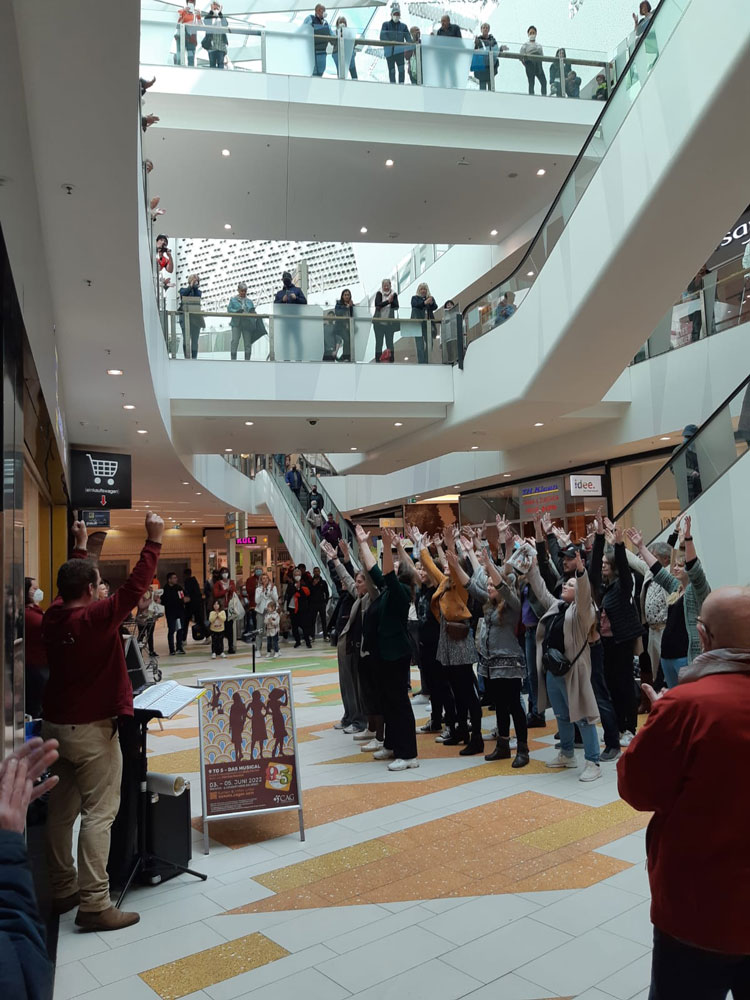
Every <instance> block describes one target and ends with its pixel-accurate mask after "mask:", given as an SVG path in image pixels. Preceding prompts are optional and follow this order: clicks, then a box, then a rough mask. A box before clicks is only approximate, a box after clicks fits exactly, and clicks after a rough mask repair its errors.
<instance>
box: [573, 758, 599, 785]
mask: <svg viewBox="0 0 750 1000" xmlns="http://www.w3.org/2000/svg"><path fill="white" fill-rule="evenodd" d="M601 776H602V769H601V767H599V765H598V764H595V763H594V762H593V760H587V761H586V766H585V767H584V769H583V772H582V773H581V776H580V778H579V779H578V780H579V781H596V779H597V778H601Z"/></svg>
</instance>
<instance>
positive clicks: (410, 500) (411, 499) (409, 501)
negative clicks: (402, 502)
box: [406, 497, 417, 503]
mask: <svg viewBox="0 0 750 1000" xmlns="http://www.w3.org/2000/svg"><path fill="white" fill-rule="evenodd" d="M406 502H407V503H416V502H417V498H416V497H409V499H408V500H407V501H406Z"/></svg>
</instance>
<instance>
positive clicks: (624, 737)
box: [620, 730, 635, 747]
mask: <svg viewBox="0 0 750 1000" xmlns="http://www.w3.org/2000/svg"><path fill="white" fill-rule="evenodd" d="M634 739H635V733H631V732H630V730H628V731H627V732H624V733H620V746H621V747H626V746H627V745H628V744H629V743H632V742H633V740H634Z"/></svg>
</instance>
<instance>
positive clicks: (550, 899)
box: [516, 889, 581, 906]
mask: <svg viewBox="0 0 750 1000" xmlns="http://www.w3.org/2000/svg"><path fill="white" fill-rule="evenodd" d="M580 891H581V890H580V889H544V890H542V892H519V893H517V894H516V895H518V896H522V897H523V898H524V899H528V901H529V902H530V903H536V905H537V906H551V905H552V904H553V903H557V902H558V901H559V900H561V899H567V898H568V896H574V895H575V894H576V893H577V892H580Z"/></svg>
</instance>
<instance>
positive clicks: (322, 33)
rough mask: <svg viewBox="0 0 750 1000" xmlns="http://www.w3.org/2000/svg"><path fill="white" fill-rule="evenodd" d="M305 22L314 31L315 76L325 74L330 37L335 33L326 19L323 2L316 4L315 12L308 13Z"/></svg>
mask: <svg viewBox="0 0 750 1000" xmlns="http://www.w3.org/2000/svg"><path fill="white" fill-rule="evenodd" d="M302 23H303V24H309V25H310V26H311V28H312V32H313V47H314V55H315V67H314V69H313V76H323V74H324V73H325V71H326V52H327V51H328V39H329V38H330V37H331V35H333V32H332V31H331V26H330V24H329V23H328V21H326V9H325V5H324V4H322V3H319V4H316V5H315V12H314V13H313V14H308V15H307V17H306V18H305V20H304V21H303V22H302Z"/></svg>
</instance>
